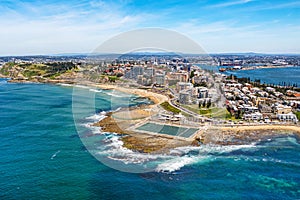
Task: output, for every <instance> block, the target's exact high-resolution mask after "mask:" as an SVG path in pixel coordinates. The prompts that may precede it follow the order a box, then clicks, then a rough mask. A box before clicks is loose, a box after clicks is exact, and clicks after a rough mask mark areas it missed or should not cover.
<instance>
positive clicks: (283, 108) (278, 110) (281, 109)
mask: <svg viewBox="0 0 300 200" xmlns="http://www.w3.org/2000/svg"><path fill="white" fill-rule="evenodd" d="M290 112H292V107H291V106H284V105H282V104H280V105H278V106H276V107H275V113H276V114H277V115H278V114H288V113H290Z"/></svg>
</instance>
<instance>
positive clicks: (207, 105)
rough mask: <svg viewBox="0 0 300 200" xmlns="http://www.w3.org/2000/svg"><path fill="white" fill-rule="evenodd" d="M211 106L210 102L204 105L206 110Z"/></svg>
mask: <svg viewBox="0 0 300 200" xmlns="http://www.w3.org/2000/svg"><path fill="white" fill-rule="evenodd" d="M210 106H211V100H208V102H207V104H206V108H209V107H210Z"/></svg>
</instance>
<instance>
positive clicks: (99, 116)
mask: <svg viewBox="0 0 300 200" xmlns="http://www.w3.org/2000/svg"><path fill="white" fill-rule="evenodd" d="M105 117H106V116H105V115H102V114H100V115H99V114H94V115H92V116H89V117H86V118H85V119H87V120H93V121H95V122H98V121H100V120H102V119H104V118H105Z"/></svg>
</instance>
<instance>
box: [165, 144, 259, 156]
mask: <svg viewBox="0 0 300 200" xmlns="http://www.w3.org/2000/svg"><path fill="white" fill-rule="evenodd" d="M256 147H257V146H256V145H255V144H254V143H253V144H249V145H227V146H221V145H212V144H208V145H201V146H199V147H192V146H186V147H178V148H175V149H173V150H171V151H170V153H171V154H176V155H184V154H188V153H189V152H191V151H194V152H198V153H199V154H201V155H206V154H222V153H230V152H232V151H236V150H240V149H252V148H256Z"/></svg>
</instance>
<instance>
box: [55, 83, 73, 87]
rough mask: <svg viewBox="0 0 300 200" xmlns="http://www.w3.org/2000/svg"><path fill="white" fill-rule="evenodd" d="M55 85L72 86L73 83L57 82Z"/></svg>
mask: <svg viewBox="0 0 300 200" xmlns="http://www.w3.org/2000/svg"><path fill="white" fill-rule="evenodd" d="M57 85H60V86H64V87H74V85H72V84H67V83H58V84H57Z"/></svg>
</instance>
